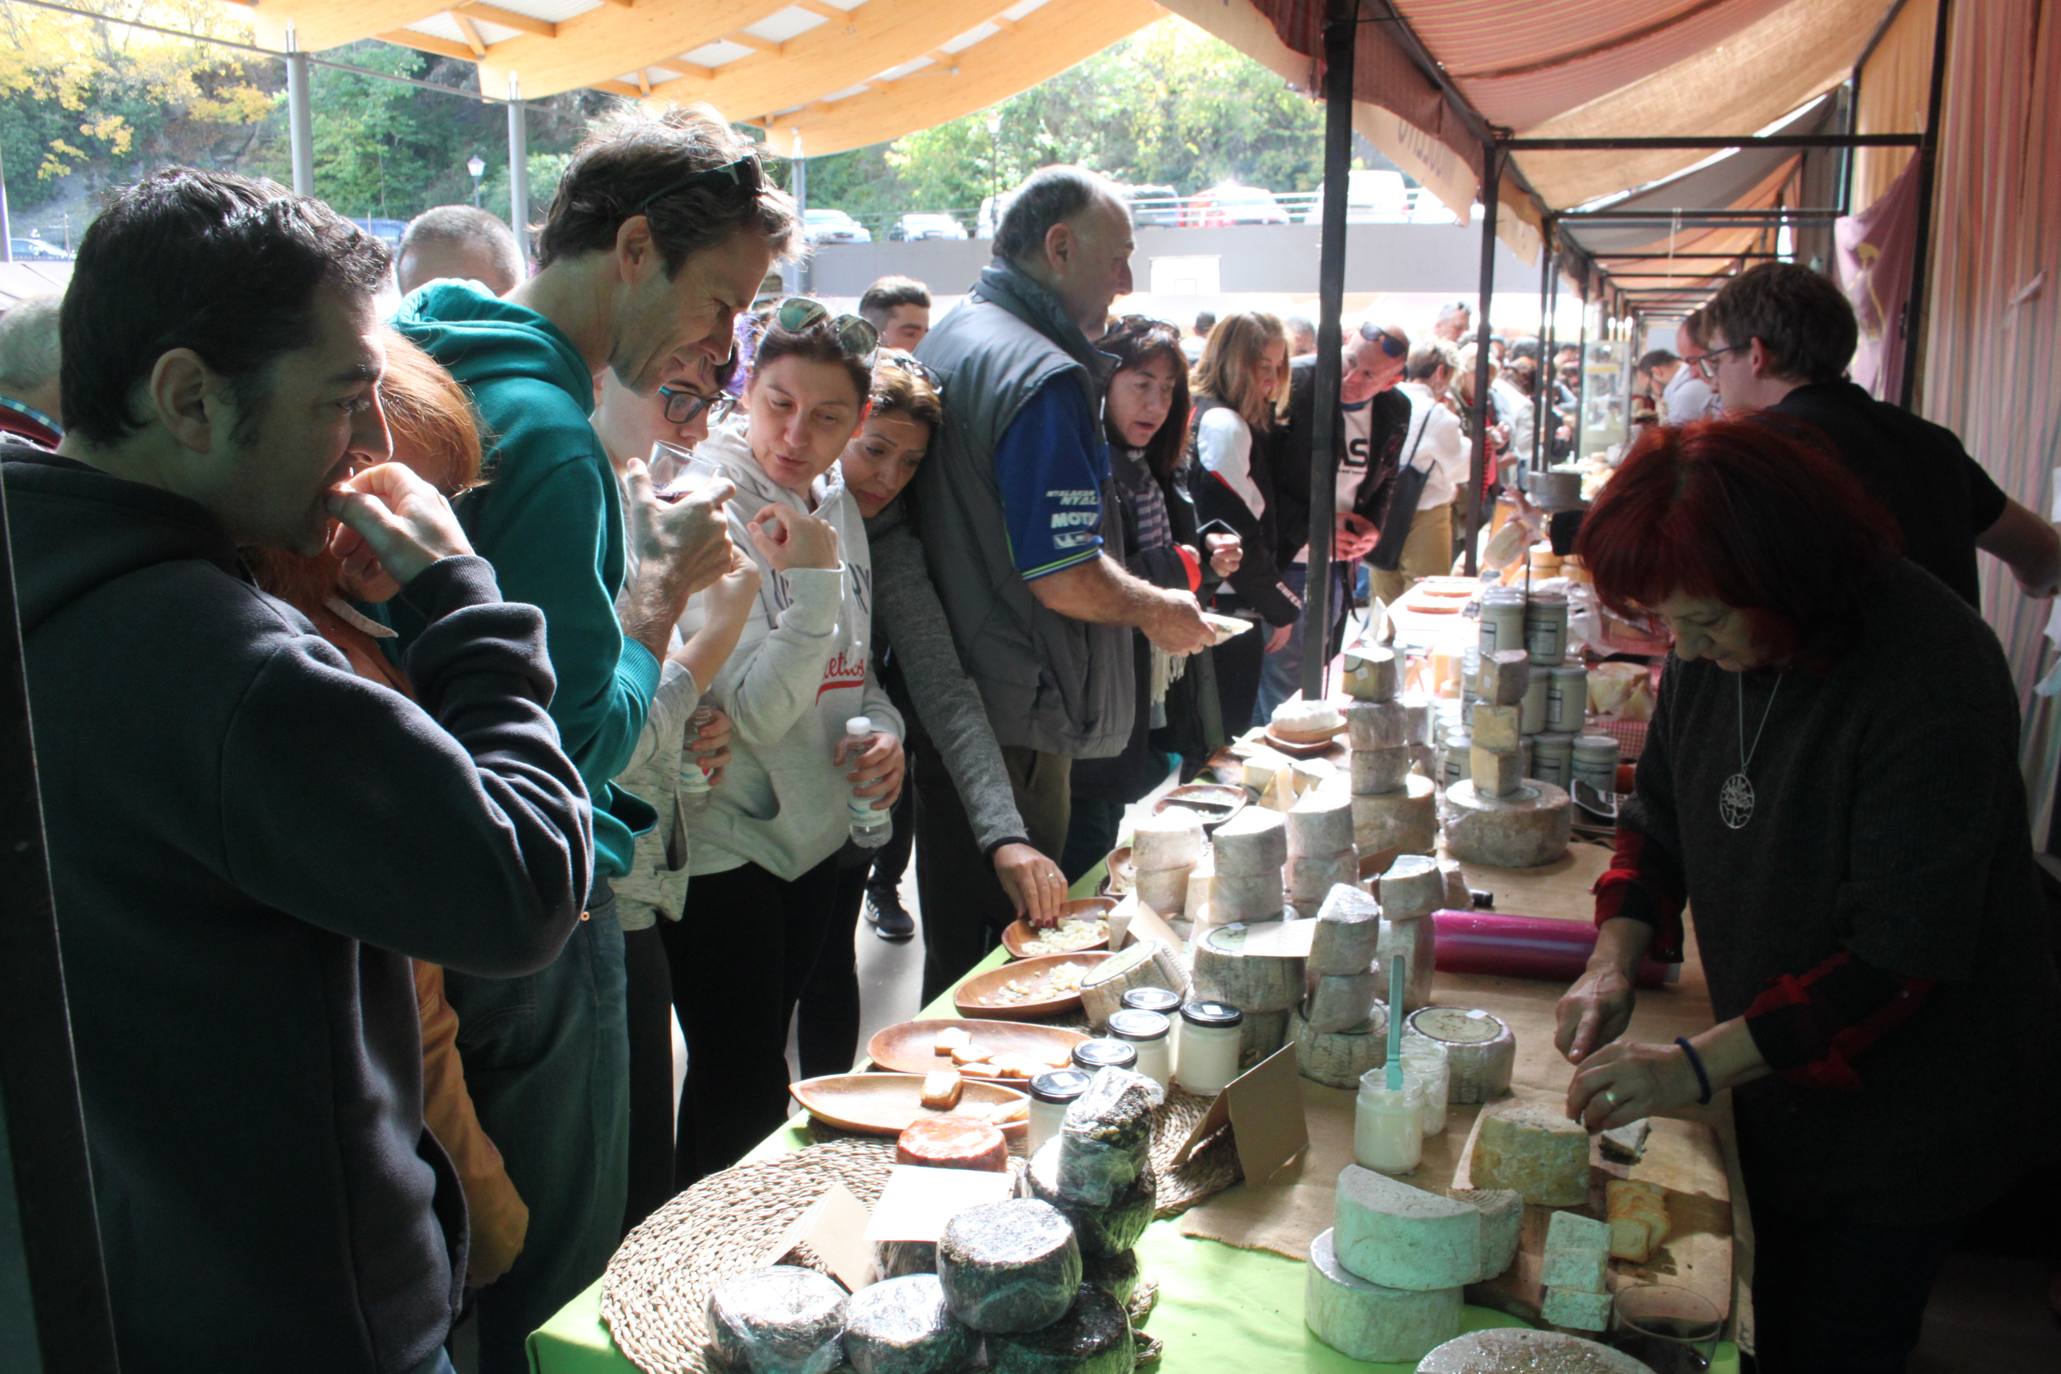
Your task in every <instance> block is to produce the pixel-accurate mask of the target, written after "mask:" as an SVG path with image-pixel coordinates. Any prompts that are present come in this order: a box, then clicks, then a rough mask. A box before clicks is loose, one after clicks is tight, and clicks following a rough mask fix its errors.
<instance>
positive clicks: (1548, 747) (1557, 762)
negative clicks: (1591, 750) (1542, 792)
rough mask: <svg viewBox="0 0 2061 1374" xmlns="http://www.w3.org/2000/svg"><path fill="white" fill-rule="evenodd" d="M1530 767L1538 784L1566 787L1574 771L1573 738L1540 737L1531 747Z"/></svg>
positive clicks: (1562, 736) (1567, 736)
mask: <svg viewBox="0 0 2061 1374" xmlns="http://www.w3.org/2000/svg"><path fill="white" fill-rule="evenodd" d="M1531 766H1532V776H1533V777H1535V778H1537V779H1538V780H1539V781H1540V782H1550V783H1552V784H1553V785H1554V786H1555V787H1565V786H1567V782H1568V779H1569V778H1570V777H1571V776H1572V775H1573V769H1574V736H1573V735H1540V736H1539V737H1538V740H1537V742H1536V743H1534V744H1533V745H1532V747H1531Z"/></svg>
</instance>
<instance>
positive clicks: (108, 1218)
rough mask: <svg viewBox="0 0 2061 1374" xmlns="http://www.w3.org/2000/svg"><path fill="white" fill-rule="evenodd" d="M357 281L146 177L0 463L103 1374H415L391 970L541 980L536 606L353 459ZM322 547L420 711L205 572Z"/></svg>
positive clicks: (368, 266)
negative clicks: (95, 1226) (402, 643)
mask: <svg viewBox="0 0 2061 1374" xmlns="http://www.w3.org/2000/svg"><path fill="white" fill-rule="evenodd" d="M386 268H387V253H386V250H385V248H384V247H382V246H381V245H380V244H379V242H378V241H377V240H376V239H374V238H372V237H371V236H370V235H368V234H365V233H363V232H362V231H360V230H358V229H357V228H355V227H354V226H353V225H351V224H350V223H349V222H348V221H346V220H344V219H343V218H341V217H340V216H338V215H337V214H336V213H335V212H334V211H332V210H331V209H329V207H328V206H326V205H323V204H322V203H321V202H319V201H316V200H312V199H303V198H300V197H295V196H290V195H288V194H287V193H286V192H285V191H284V190H282V189H281V188H279V187H277V186H274V185H272V184H270V183H268V182H253V181H248V180H245V179H244V178H241V177H235V176H229V175H225V174H220V173H206V172H195V171H190V170H186V169H175V170H172V171H168V172H162V173H159V174H157V175H155V176H152V177H150V178H148V179H147V180H145V181H144V182H142V183H141V184H140V185H137V186H135V187H133V188H131V189H130V190H128V191H126V192H124V193H123V194H122V195H121V196H120V197H118V198H117V199H116V200H115V202H114V204H113V205H111V206H110V207H109V208H108V209H107V211H106V212H105V213H104V214H102V215H101V217H100V218H99V219H98V220H96V221H95V222H94V224H93V227H92V228H91V229H90V230H88V231H87V233H86V237H85V239H84V241H83V242H82V243H81V245H80V248H79V261H78V272H77V274H76V275H75V276H74V277H73V278H72V282H71V287H70V291H69V293H68V295H67V296H66V299H65V303H64V309H63V325H62V327H63V408H64V419H65V421H66V427H65V437H64V442H63V445H62V447H61V448H60V449H59V451H58V453H56V454H52V453H49V452H47V451H44V450H40V449H35V448H32V447H29V446H27V445H10V446H8V447H6V448H5V449H4V450H0V454H4V459H5V461H4V466H0V473H4V478H5V482H6V488H7V504H8V515H9V519H10V524H11V530H12V535H13V539H14V542H15V551H16V567H17V568H18V569H19V575H20V578H21V584H20V593H21V615H22V634H23V650H24V656H25V659H26V662H27V668H28V688H29V699H30V703H31V706H32V708H33V719H34V728H35V744H36V750H37V755H38V763H39V765H40V768H39V774H40V778H39V780H40V783H41V789H42V802H43V810H44V815H45V817H46V829H47V831H48V835H49V845H50V848H49V862H50V873H51V880H52V883H53V885H54V888H55V892H56V905H57V915H58V920H59V924H60V929H61V933H62V934H61V938H62V942H63V947H64V948H63V953H64V964H65V972H66V975H67V984H68V991H69V993H70V999H71V1026H72V1036H73V1043H74V1044H75V1046H76V1049H77V1054H78V1069H79V1088H80V1096H81V1098H82V1100H83V1105H84V1108H85V1122H86V1137H87V1140H88V1143H89V1148H90V1150H91V1156H92V1170H93V1185H94V1191H95V1195H96V1196H95V1201H96V1203H97V1208H98V1215H99V1222H100V1235H101V1245H102V1249H103V1250H104V1252H105V1257H106V1264H107V1277H108V1287H109V1291H110V1297H111V1299H112V1307H113V1312H114V1322H115V1338H116V1344H117V1349H118V1352H119V1355H120V1358H121V1363H122V1365H123V1367H124V1368H127V1369H137V1370H160V1369H161V1370H199V1369H223V1370H227V1369H292V1370H296V1371H331V1370H334V1371H338V1374H345V1371H349V1374H358V1372H359V1371H373V1370H376V1371H380V1372H381V1374H439V1372H441V1371H448V1370H449V1369H450V1365H449V1363H448V1360H447V1358H446V1356H445V1354H444V1341H445V1339H446V1337H447V1335H448V1333H449V1331H450V1326H451V1321H452V1316H453V1313H454V1312H455V1311H456V1310H457V1307H458V1303H459V1299H460V1296H461V1291H462V1285H463V1276H464V1273H465V1215H464V1205H463V1201H462V1199H461V1197H460V1194H459V1190H458V1185H457V1179H456V1176H455V1175H454V1174H453V1172H452V1170H451V1165H450V1161H449V1160H448V1159H447V1158H446V1157H445V1155H444V1152H443V1151H442V1149H440V1148H439V1147H438V1145H437V1143H436V1141H435V1140H433V1139H432V1138H431V1137H430V1136H429V1134H428V1133H427V1132H426V1131H425V1129H424V1127H423V1121H422V1045H421V1038H420V1032H419V1027H418V1021H417V1011H416V1000H415V984H414V978H413V974H412V971H411V970H410V967H409V958H410V957H411V956H412V957H416V958H421V959H426V960H430V961H432V962H435V963H438V964H442V965H444V966H446V967H448V968H451V969H463V970H466V971H469V972H473V973H479V974H484V975H489V976H495V975H499V976H506V975H512V974H518V973H524V972H527V971H529V970H532V969H535V968H537V967H540V966H541V965H543V964H546V963H548V962H549V961H550V960H551V959H552V957H553V956H554V955H555V954H556V953H557V951H558V949H559V947H560V946H561V945H562V944H563V943H564V942H565V939H566V936H567V934H568V933H569V932H570V931H571V930H572V929H573V927H574V926H575V925H576V924H577V923H578V919H579V914H580V906H581V899H582V897H584V896H585V894H586V891H587V884H588V882H589V880H590V878H591V877H592V872H593V831H592V826H593V819H592V810H591V807H590V805H589V802H588V798H587V793H586V790H585V788H584V787H583V786H582V785H581V782H580V777H579V773H578V772H577V770H575V769H574V767H573V765H572V763H571V762H570V761H569V760H568V759H567V758H566V757H565V755H564V753H563V752H562V751H561V750H560V748H559V743H558V731H557V729H556V728H555V727H554V726H553V725H552V723H551V719H550V717H549V716H548V715H547V714H546V713H545V705H546V703H547V702H548V701H549V700H550V697H551V691H552V687H553V677H552V673H551V665H550V660H549V659H548V657H547V656H546V654H545V648H544V622H543V616H542V615H541V614H540V613H539V612H538V611H537V610H536V609H535V608H534V607H531V606H522V605H513V604H504V603H503V602H502V601H501V598H500V593H499V592H498V590H497V589H496V586H495V582H494V574H493V570H492V569H491V568H490V567H489V566H488V565H487V564H486V563H485V562H484V561H483V560H481V559H479V558H477V557H474V556H472V551H471V548H470V546H469V545H468V544H467V542H466V538H465V535H464V532H463V531H462V530H461V529H460V527H459V525H458V522H457V519H456V517H455V516H453V514H452V513H451V509H450V507H449V506H448V505H447V504H446V503H445V502H444V500H443V498H442V497H441V496H440V495H438V493H437V492H436V490H435V489H434V488H432V487H430V486H429V485H428V484H427V483H425V482H423V481H422V480H421V479H419V478H417V477H415V476H414V474H412V473H411V472H409V471H408V470H407V469H406V468H404V467H401V466H400V465H398V464H391V463H387V462H385V461H384V460H385V459H386V457H387V453H388V450H389V442H388V438H387V431H386V422H385V419H384V417H383V415H382V413H381V410H380V402H379V392H378V387H379V380H380V374H381V371H382V369H383V367H384V365H385V350H384V347H383V344H382V338H383V336H384V330H383V329H382V327H381V326H380V324H379V322H378V317H377V315H376V313H375V305H374V300H375V294H376V293H377V291H378V290H379V288H380V285H381V283H382V282H383V281H384V279H385V276H386ZM361 468H362V469H364V470H358V469H361ZM332 519H335V520H341V521H342V522H343V523H342V526H341V527H340V528H339V527H336V526H334V525H333V524H332ZM325 542H327V544H328V546H329V548H330V549H331V551H332V552H333V553H335V554H336V555H338V556H339V557H341V558H342V559H343V566H344V569H345V571H346V572H347V573H350V574H352V575H353V577H354V580H355V581H356V582H357V584H358V585H360V586H364V587H366V588H368V591H369V590H370V589H371V588H373V587H375V586H377V587H379V588H380V589H381V590H384V591H389V592H391V591H393V590H394V589H395V588H398V595H399V596H400V597H402V598H404V599H405V600H406V601H407V602H408V603H409V604H411V605H412V606H413V607H414V608H415V609H416V611H417V612H418V613H419V614H420V615H421V616H422V618H423V619H424V620H425V621H426V622H427V624H428V628H427V629H426V630H425V632H424V633H423V634H422V636H421V637H420V638H419V639H418V640H417V641H416V642H415V643H414V645H412V646H411V648H410V650H409V652H408V655H407V659H406V664H405V667H406V668H407V671H408V674H409V677H410V679H411V680H412V682H413V684H414V687H415V690H416V694H417V697H418V699H419V700H420V701H421V702H422V703H423V704H422V705H420V706H418V705H416V704H415V702H413V701H410V700H409V699H407V698H406V697H403V696H401V695H399V694H397V693H395V692H393V691H390V690H388V689H386V688H385V687H382V686H376V685H374V684H373V683H371V682H368V681H366V680H365V679H363V678H361V677H359V676H357V675H356V674H355V673H354V672H353V671H352V669H351V666H350V664H349V663H348V662H347V661H346V659H345V658H344V656H343V655H342V654H341V653H339V652H338V651H337V650H335V649H334V648H332V647H331V646H330V645H329V643H328V642H327V641H326V640H324V639H323V638H321V637H320V636H319V635H318V634H317V633H316V632H315V629H314V627H313V626H312V625H310V624H309V622H308V621H307V620H306V619H304V618H303V617H302V616H301V615H300V614H299V613H298V612H296V611H294V610H293V609H292V608H291V607H289V606H288V605H287V604H286V603H285V602H283V601H278V600H275V599H274V598H272V597H270V596H267V595H266V594H264V593H263V592H260V591H259V590H258V589H257V587H256V585H255V584H254V583H253V582H252V580H251V575H250V572H249V570H248V569H247V568H246V567H245V565H244V562H243V560H242V558H241V557H240V556H239V550H240V549H244V548H252V547H261V548H276V549H286V550H291V551H293V552H296V553H300V554H304V555H312V554H315V553H319V552H320V551H321V550H322V549H323V547H324V544H325Z"/></svg>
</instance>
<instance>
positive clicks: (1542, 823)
mask: <svg viewBox="0 0 2061 1374" xmlns="http://www.w3.org/2000/svg"><path fill="white" fill-rule="evenodd" d="M1439 821H1440V823H1441V824H1442V825H1443V826H1444V827H1445V834H1446V849H1447V850H1448V851H1449V852H1451V854H1452V856H1453V857H1454V858H1456V859H1459V860H1460V861H1461V862H1463V863H1470V864H1483V865H1486V866H1488V867H1490V868H1537V867H1538V866H1539V865H1541V864H1549V863H1552V862H1553V861H1554V860H1555V859H1558V858H1559V857H1560V856H1561V855H1563V854H1565V853H1566V852H1567V842H1568V841H1569V840H1570V839H1572V838H1573V836H1574V803H1573V802H1572V801H1570V800H1569V799H1568V795H1567V793H1566V792H1565V791H1563V790H1561V789H1560V788H1558V787H1555V786H1554V785H1553V784H1551V783H1548V782H1539V781H1537V780H1536V779H1532V780H1528V781H1526V782H1525V783H1523V785H1522V786H1520V787H1518V789H1517V790H1516V791H1515V792H1513V793H1511V794H1510V795H1509V796H1507V797H1490V796H1485V795H1483V794H1482V793H1481V792H1480V791H1479V790H1478V789H1477V788H1476V787H1475V785H1474V784H1473V783H1472V782H1469V781H1465V780H1463V781H1460V782H1456V783H1454V784H1453V785H1452V786H1451V787H1448V788H1447V789H1446V794H1445V799H1444V800H1443V801H1442V802H1441V803H1440V804H1439Z"/></svg>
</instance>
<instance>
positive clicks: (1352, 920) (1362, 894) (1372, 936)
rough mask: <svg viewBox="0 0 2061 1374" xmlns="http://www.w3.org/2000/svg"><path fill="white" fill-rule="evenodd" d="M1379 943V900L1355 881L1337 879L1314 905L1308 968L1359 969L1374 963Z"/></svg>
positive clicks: (1315, 970)
mask: <svg viewBox="0 0 2061 1374" xmlns="http://www.w3.org/2000/svg"><path fill="white" fill-rule="evenodd" d="M1380 944H1381V906H1380V904H1379V903H1378V902H1376V901H1375V900H1374V898H1373V895H1372V894H1370V893H1368V892H1366V891H1365V890H1364V889H1362V888H1361V887H1360V886H1359V885H1358V884H1357V883H1340V884H1338V885H1337V886H1336V887H1333V888H1332V889H1331V890H1330V891H1329V892H1327V893H1325V894H1324V900H1323V902H1322V904H1320V905H1319V906H1318V908H1317V928H1316V930H1315V931H1314V932H1312V933H1311V936H1310V957H1309V964H1308V971H1309V972H1311V973H1316V974H1323V973H1358V972H1360V971H1362V970H1363V969H1366V968H1368V967H1369V966H1370V965H1372V964H1373V962H1374V955H1375V952H1376V950H1377V949H1378V947H1379V946H1380Z"/></svg>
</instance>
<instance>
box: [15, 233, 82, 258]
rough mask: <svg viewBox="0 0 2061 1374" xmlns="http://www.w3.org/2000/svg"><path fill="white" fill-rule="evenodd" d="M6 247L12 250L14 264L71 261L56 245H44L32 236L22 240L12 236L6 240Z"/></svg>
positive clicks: (68, 254)
mask: <svg viewBox="0 0 2061 1374" xmlns="http://www.w3.org/2000/svg"><path fill="white" fill-rule="evenodd" d="M7 246H8V247H9V248H11V249H13V250H14V260H15V261H16V262H70V261H71V260H72V255H71V254H70V253H67V252H65V251H64V249H62V248H60V247H58V246H57V245H56V244H54V243H45V242H43V240H41V239H39V238H35V237H33V236H31V237H29V238H22V237H21V236H20V235H13V236H11V237H9V238H8V240H7Z"/></svg>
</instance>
